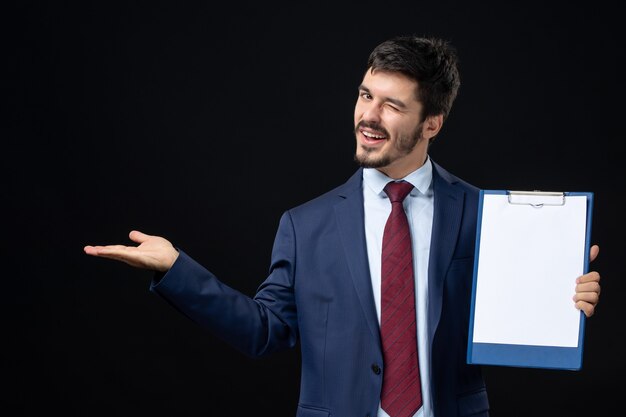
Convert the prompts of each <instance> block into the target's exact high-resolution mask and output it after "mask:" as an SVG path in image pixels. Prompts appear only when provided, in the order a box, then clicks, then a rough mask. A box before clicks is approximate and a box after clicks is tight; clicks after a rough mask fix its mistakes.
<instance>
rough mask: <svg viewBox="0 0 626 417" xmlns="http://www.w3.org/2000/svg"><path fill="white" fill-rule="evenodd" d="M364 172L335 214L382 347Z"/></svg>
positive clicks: (351, 181) (368, 318)
mask: <svg viewBox="0 0 626 417" xmlns="http://www.w3.org/2000/svg"><path fill="white" fill-rule="evenodd" d="M362 172H363V170H362V169H359V170H358V171H357V172H356V173H355V174H354V175H353V176H352V177H351V178H350V179H349V180H348V181H347V182H346V184H345V186H344V187H342V188H341V189H340V192H339V194H340V196H341V197H343V199H342V200H341V201H340V202H339V203H338V204H337V205H336V206H335V214H336V218H337V225H338V228H339V236H340V237H341V243H342V246H343V249H344V251H345V254H346V262H347V264H348V268H349V269H350V275H351V278H352V282H353V283H354V288H355V289H356V293H357V295H358V297H359V301H360V303H361V307H362V309H363V313H364V314H365V319H366V321H367V324H368V326H369V328H370V331H371V333H372V336H374V340H375V341H376V343H377V344H378V346H379V347H380V333H379V327H378V317H377V315H376V305H375V303H374V294H373V292H372V282H371V278H370V271H369V263H368V258H367V244H366V241H365V226H364V218H365V217H364V216H365V215H364V209H363V192H362V189H361V187H362V180H363V173H362Z"/></svg>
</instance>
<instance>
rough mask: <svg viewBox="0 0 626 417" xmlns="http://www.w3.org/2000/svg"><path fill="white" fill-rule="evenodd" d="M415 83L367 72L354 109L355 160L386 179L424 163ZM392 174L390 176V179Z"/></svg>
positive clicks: (392, 74) (399, 76) (424, 144)
mask: <svg viewBox="0 0 626 417" xmlns="http://www.w3.org/2000/svg"><path fill="white" fill-rule="evenodd" d="M416 91H417V83H416V82H415V81H414V80H412V79H410V78H408V77H406V76H405V75H403V74H400V73H395V72H383V71H376V72H374V73H372V72H371V71H367V72H366V74H365V76H364V77H363V82H362V83H361V86H360V87H359V97H358V99H357V102H356V106H355V108H354V127H355V129H354V132H355V135H356V154H355V159H356V160H357V161H358V162H359V163H360V164H361V166H364V167H369V168H379V169H380V170H381V171H383V172H385V173H386V174H387V175H389V176H391V177H393V178H396V176H395V175H406V174H408V173H409V172H411V171H413V170H415V169H417V168H419V167H420V166H421V165H422V164H423V163H424V161H425V158H426V150H427V147H428V146H427V145H428V140H426V139H424V138H423V136H422V131H423V123H420V121H421V111H422V104H421V103H420V102H419V101H417V97H416ZM390 173H391V174H394V175H390Z"/></svg>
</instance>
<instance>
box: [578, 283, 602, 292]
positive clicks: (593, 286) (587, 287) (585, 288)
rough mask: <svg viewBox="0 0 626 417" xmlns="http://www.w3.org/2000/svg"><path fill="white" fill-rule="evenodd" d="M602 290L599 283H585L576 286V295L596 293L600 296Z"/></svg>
mask: <svg viewBox="0 0 626 417" xmlns="http://www.w3.org/2000/svg"><path fill="white" fill-rule="evenodd" d="M600 290H601V287H600V284H599V283H597V282H596V281H593V282H585V283H582V284H577V285H576V293H583V292H595V293H597V294H600Z"/></svg>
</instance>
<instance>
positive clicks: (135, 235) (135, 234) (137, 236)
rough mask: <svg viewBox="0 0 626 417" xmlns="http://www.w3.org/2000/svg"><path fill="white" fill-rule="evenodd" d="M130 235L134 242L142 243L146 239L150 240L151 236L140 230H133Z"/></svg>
mask: <svg viewBox="0 0 626 417" xmlns="http://www.w3.org/2000/svg"><path fill="white" fill-rule="evenodd" d="M128 237H129V238H130V240H132V241H133V242H135V243H140V244H141V243H143V242H145V241H146V240H148V239H149V238H150V237H151V236H150V235H147V234H145V233H142V232H140V231H139V230H131V232H130V233H129V234H128Z"/></svg>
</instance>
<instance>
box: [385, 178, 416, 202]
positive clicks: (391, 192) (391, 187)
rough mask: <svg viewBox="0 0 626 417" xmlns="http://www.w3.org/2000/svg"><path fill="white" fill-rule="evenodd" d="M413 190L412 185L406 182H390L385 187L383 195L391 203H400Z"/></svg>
mask: <svg viewBox="0 0 626 417" xmlns="http://www.w3.org/2000/svg"><path fill="white" fill-rule="evenodd" d="M412 189H413V185H412V184H411V183H410V182H406V181H398V182H396V181H390V182H388V183H387V185H385V193H386V194H387V195H388V196H389V200H391V202H392V203H398V202H399V203H401V202H402V201H404V199H405V198H406V196H407V195H409V193H410V192H411V190H412Z"/></svg>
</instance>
